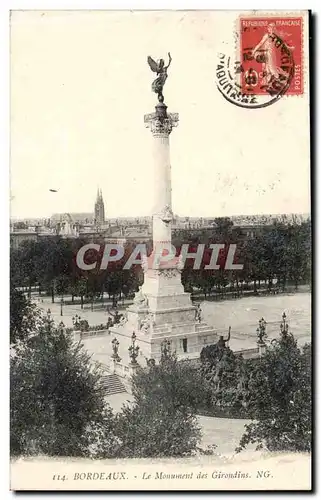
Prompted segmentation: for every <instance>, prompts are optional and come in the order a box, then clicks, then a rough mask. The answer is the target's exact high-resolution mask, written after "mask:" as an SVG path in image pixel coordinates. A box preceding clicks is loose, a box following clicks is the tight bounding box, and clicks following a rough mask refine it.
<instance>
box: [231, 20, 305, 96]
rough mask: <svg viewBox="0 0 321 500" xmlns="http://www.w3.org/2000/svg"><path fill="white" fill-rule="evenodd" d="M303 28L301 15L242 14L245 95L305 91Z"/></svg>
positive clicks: (242, 75) (241, 31) (291, 93)
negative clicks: (251, 15)
mask: <svg viewBox="0 0 321 500" xmlns="http://www.w3.org/2000/svg"><path fill="white" fill-rule="evenodd" d="M302 30H303V18H302V17H246V16H244V17H243V16H242V17H240V50H241V54H240V56H241V57H240V61H241V71H240V73H241V88H242V92H243V93H244V94H247V95H267V94H270V95H277V94H278V95H280V94H286V95H300V94H303V54H302V52H303V48H302V39H303V37H302Z"/></svg>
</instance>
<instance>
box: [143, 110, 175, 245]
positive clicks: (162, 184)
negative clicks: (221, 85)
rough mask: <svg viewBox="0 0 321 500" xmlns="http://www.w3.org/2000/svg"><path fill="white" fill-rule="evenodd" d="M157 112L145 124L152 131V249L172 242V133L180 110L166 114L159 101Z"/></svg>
mask: <svg viewBox="0 0 321 500" xmlns="http://www.w3.org/2000/svg"><path fill="white" fill-rule="evenodd" d="M155 110H156V111H155V113H150V114H148V115H145V117H144V118H145V124H146V126H147V127H149V128H150V130H151V132H152V134H153V163H154V164H153V168H154V207H153V248H154V251H155V249H156V247H157V246H158V245H162V244H170V243H171V226H172V219H173V212H172V186H171V163H170V146H169V136H170V133H171V132H172V129H173V127H175V126H177V124H178V113H167V106H166V105H165V104H164V103H159V104H158V105H157V106H156V107H155Z"/></svg>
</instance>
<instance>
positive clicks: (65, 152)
mask: <svg viewBox="0 0 321 500" xmlns="http://www.w3.org/2000/svg"><path fill="white" fill-rule="evenodd" d="M212 15H213V13H211V12H185V13H182V12H172V13H171V17H170V18H169V17H168V15H165V13H162V12H159V13H157V14H155V13H151V12H124V13H123V14H122V16H119V15H117V16H116V15H115V16H114V14H113V12H99V15H98V14H97V13H95V12H93V11H85V12H73V13H72V14H71V13H69V12H68V11H64V12H54V11H51V12H45V13H43V12H35V11H34V12H33V11H30V12H14V13H13V15H12V18H11V53H12V56H11V57H12V58H11V82H12V89H11V216H12V217H14V218H36V217H40V218H41V217H50V216H51V215H52V214H53V213H57V212H61V213H73V212H91V211H92V206H93V204H92V196H91V195H90V194H89V193H95V192H96V189H97V184H99V186H100V187H101V189H102V191H103V193H104V200H105V210H106V217H107V218H108V217H110V218H115V217H117V216H118V217H126V216H130V215H131V214H132V213H133V212H134V213H135V214H137V217H140V216H148V215H151V212H152V206H153V200H152V190H151V189H149V186H152V183H153V176H152V171H151V169H150V164H151V151H150V144H151V138H150V137H149V134H148V131H147V130H146V129H145V127H144V123H143V115H144V113H148V112H151V111H153V108H154V106H155V104H156V101H155V95H154V94H152V92H151V90H150V85H151V81H152V78H151V74H150V69H149V67H148V65H147V62H146V58H147V55H149V54H150V55H152V56H153V57H155V58H158V57H165V56H166V54H167V52H168V51H169V50H170V51H171V54H172V57H173V62H172V65H171V68H170V70H169V78H168V81H167V82H166V87H165V102H166V104H167V105H168V110H169V111H171V112H178V113H179V115H180V122H179V126H178V128H177V129H175V130H174V131H173V133H172V134H171V138H170V140H171V160H172V197H173V211H174V212H175V213H178V214H183V216H186V217H188V216H195V214H197V215H196V216H199V217H206V216H208V217H211V216H217V217H219V216H229V215H238V214H239V215H252V214H254V213H255V214H262V215H263V214H267V213H271V212H273V213H276V214H278V213H307V212H309V211H310V186H309V183H310V160H309V136H308V135H307V134H306V133H304V131H305V130H306V127H307V126H308V122H309V116H308V108H307V106H306V99H307V98H308V97H304V98H300V99H297V98H296V97H294V98H291V99H295V100H296V102H295V106H290V107H289V106H287V99H290V98H285V99H284V100H282V99H281V100H280V101H279V102H278V103H276V104H275V105H273V106H271V107H270V108H265V109H258V110H252V111H250V112H249V111H246V110H243V109H241V108H238V107H236V106H233V105H231V104H229V103H227V102H226V101H225V100H224V99H223V98H222V96H221V95H219V93H218V92H217V90H216V87H215V68H216V64H217V52H218V51H220V50H222V48H224V50H225V51H229V50H230V51H231V50H232V51H234V38H233V29H232V28H233V19H234V14H233V13H231V14H229V13H226V12H222V13H221V14H220V13H219V12H216V13H215V16H216V18H215V19H216V23H215V26H216V27H217V29H216V30H213V29H212V27H213V21H212V19H211V16H212ZM220 15H222V16H224V23H223V25H224V26H225V27H226V23H227V22H228V19H229V16H230V17H231V32H226V30H222V28H221V26H220V23H219V22H218V19H219V16H220ZM70 16H72V17H70ZM150 16H152V17H150ZM152 18H153V22H149V21H151V19H152ZM155 19H156V21H155ZM67 20H68V22H66V21H67ZM142 30H143V32H144V37H142V36H141V33H142ZM164 31H165V32H166V37H165V40H164V37H163V36H161V34H162V33H164ZM223 31H224V32H223ZM58 35H59V36H58ZM139 35H140V36H139ZM128 39H131V40H132V43H131V46H130V47H129V46H128V43H127V40H128ZM222 41H223V42H222ZM222 44H223V45H222ZM307 84H308V82H307ZM129 90H130V91H129ZM276 106H277V107H278V108H277V109H278V114H277V116H278V120H275V116H276V115H275V111H276ZM241 122H242V123H243V124H244V127H240V123H241ZM294 137H295V141H294V140H293V138H294ZM298 165H299V166H300V168H296V167H297V166H298ZM294 170H295V175H293V172H294ZM50 189H56V190H57V192H56V193H53V192H50V191H49V190H50ZM271 207H273V210H272V209H271Z"/></svg>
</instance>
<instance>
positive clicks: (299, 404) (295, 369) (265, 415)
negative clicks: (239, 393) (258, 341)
mask: <svg viewBox="0 0 321 500" xmlns="http://www.w3.org/2000/svg"><path fill="white" fill-rule="evenodd" d="M247 385H248V398H247V411H248V415H249V417H250V418H251V420H252V422H251V423H250V424H248V425H246V426H245V427H246V430H245V433H244V434H243V436H242V438H241V441H240V445H239V447H238V449H237V451H241V450H242V449H243V448H245V447H246V446H247V445H248V444H249V443H257V447H258V448H262V447H266V448H267V449H268V450H271V451H279V450H283V451H284V450H287V451H310V449H311V404H312V401H311V350H310V346H309V345H306V346H305V347H304V348H303V351H301V350H300V349H299V347H298V345H297V341H296V340H295V339H294V337H293V335H292V334H291V333H290V332H289V330H288V325H287V323H286V322H285V315H283V322H282V324H281V336H280V338H279V339H277V340H274V341H273V342H272V345H271V346H270V347H268V348H267V350H266V352H265V354H264V355H263V356H262V358H261V359H260V361H259V362H258V363H256V364H255V365H253V369H252V370H251V372H250V373H249V374H248V383H247Z"/></svg>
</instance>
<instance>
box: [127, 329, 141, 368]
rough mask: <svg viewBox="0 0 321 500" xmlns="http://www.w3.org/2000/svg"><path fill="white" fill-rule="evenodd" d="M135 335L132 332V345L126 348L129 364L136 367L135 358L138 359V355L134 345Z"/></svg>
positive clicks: (137, 349) (137, 348) (136, 347)
mask: <svg viewBox="0 0 321 500" xmlns="http://www.w3.org/2000/svg"><path fill="white" fill-rule="evenodd" d="M136 339H137V337H136V334H135V332H133V334H132V345H131V346H129V347H128V351H129V357H130V363H131V364H132V365H137V364H138V363H137V358H138V353H139V346H138V345H136Z"/></svg>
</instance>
